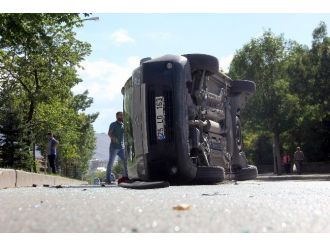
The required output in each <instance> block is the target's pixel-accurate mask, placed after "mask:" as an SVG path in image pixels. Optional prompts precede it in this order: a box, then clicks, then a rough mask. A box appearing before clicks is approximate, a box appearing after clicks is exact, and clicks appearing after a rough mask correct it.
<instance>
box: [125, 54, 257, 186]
mask: <svg viewBox="0 0 330 247" xmlns="http://www.w3.org/2000/svg"><path fill="white" fill-rule="evenodd" d="M255 90H256V86H255V83H254V82H252V81H247V80H231V79H230V78H229V77H228V76H226V75H225V74H223V73H221V72H219V63H218V60H217V58H215V57H213V56H210V55H205V54H187V55H182V56H177V55H165V56H162V57H159V58H155V59H151V58H146V59H143V60H141V63H140V66H139V67H138V68H137V69H135V70H134V71H133V74H132V77H131V78H129V79H128V80H127V82H126V84H125V86H124V87H123V88H122V94H123V96H124V101H123V108H124V126H125V127H124V128H125V148H126V155H127V157H128V162H129V167H130V168H129V176H130V177H137V178H139V179H141V180H143V181H155V180H166V181H169V182H170V183H174V184H190V183H199V184H207V183H218V182H221V181H223V180H224V178H225V173H227V174H230V176H231V178H232V179H235V180H248V179H254V178H256V176H257V173H258V172H257V168H256V167H255V166H252V165H249V164H248V163H247V160H246V158H245V155H244V152H243V146H242V135H241V123H240V112H241V110H242V109H243V108H244V106H245V104H246V102H247V100H248V98H249V97H250V96H252V95H253V94H254V93H255Z"/></svg>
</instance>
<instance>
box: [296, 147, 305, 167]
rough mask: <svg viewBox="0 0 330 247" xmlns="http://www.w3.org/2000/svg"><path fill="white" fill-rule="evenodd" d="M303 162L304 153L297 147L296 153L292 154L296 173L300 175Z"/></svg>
mask: <svg viewBox="0 0 330 247" xmlns="http://www.w3.org/2000/svg"><path fill="white" fill-rule="evenodd" d="M303 161H304V153H303V151H301V150H300V147H297V151H296V152H295V153H294V163H295V165H296V169H297V173H298V174H301V166H302V163H303Z"/></svg>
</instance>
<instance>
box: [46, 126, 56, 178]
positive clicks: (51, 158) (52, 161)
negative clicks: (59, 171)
mask: <svg viewBox="0 0 330 247" xmlns="http://www.w3.org/2000/svg"><path fill="white" fill-rule="evenodd" d="M47 137H48V148H47V154H48V162H49V166H50V168H51V169H52V173H54V174H56V154H57V153H56V149H57V145H58V141H57V140H56V139H55V138H54V136H53V133H52V132H48V133H47Z"/></svg>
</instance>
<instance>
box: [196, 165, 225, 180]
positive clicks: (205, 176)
mask: <svg viewBox="0 0 330 247" xmlns="http://www.w3.org/2000/svg"><path fill="white" fill-rule="evenodd" d="M224 179H225V169H224V168H223V167H221V166H199V167H197V173H196V177H195V179H194V181H193V183H196V184H215V183H220V182H222V181H223V180H224Z"/></svg>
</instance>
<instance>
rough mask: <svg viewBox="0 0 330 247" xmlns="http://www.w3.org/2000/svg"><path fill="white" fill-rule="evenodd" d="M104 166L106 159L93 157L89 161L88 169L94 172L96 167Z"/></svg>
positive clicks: (105, 165)
mask: <svg viewBox="0 0 330 247" xmlns="http://www.w3.org/2000/svg"><path fill="white" fill-rule="evenodd" d="M101 167H102V168H105V169H106V167H107V161H106V160H98V159H94V160H91V161H90V164H89V171H90V172H95V171H96V169H97V168H101Z"/></svg>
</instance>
